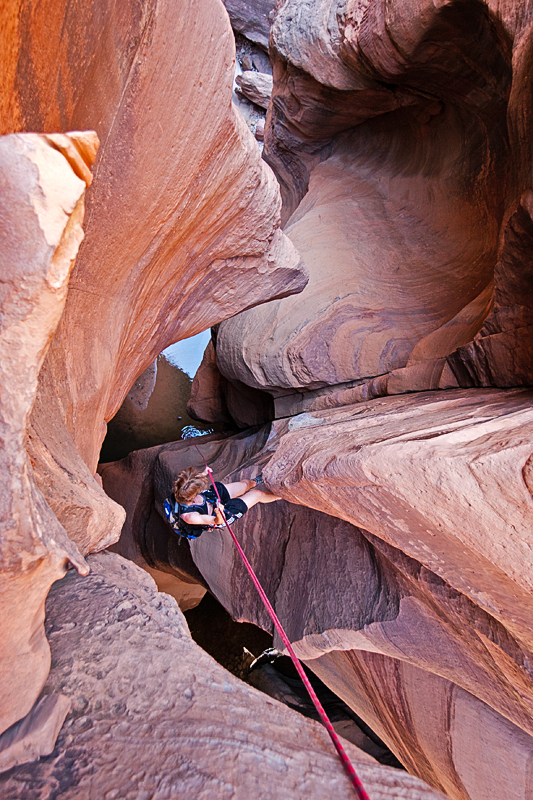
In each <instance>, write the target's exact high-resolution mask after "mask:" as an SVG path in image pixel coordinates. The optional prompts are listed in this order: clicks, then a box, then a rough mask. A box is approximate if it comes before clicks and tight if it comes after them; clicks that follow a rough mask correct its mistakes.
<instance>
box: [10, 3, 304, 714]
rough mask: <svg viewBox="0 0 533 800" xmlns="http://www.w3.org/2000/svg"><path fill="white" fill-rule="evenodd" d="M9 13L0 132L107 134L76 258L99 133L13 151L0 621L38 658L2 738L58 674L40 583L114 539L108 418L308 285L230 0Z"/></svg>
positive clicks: (20, 8) (14, 141)
mask: <svg viewBox="0 0 533 800" xmlns="http://www.w3.org/2000/svg"><path fill="white" fill-rule="evenodd" d="M1 14H2V26H1V30H2V37H1V38H2V55H3V59H2V70H3V77H4V78H5V80H4V81H2V87H1V89H0V107H1V108H2V111H3V114H2V129H1V132H2V133H6V134H9V133H11V132H15V131H21V130H27V129H30V130H38V131H43V132H46V133H50V132H57V131H61V130H69V129H73V128H74V129H76V128H80V129H84V128H90V129H93V130H95V131H96V133H97V135H98V137H99V139H100V142H101V146H100V151H99V156H98V159H97V161H96V163H95V166H94V176H95V180H94V183H93V184H92V187H91V191H90V195H88V196H87V215H86V219H85V243H84V246H83V248H82V249H81V251H80V253H79V257H78V259H77V260H76V264H75V265H74V266H73V264H74V257H75V254H76V251H77V247H78V245H79V243H80V241H81V238H82V234H81V227H80V226H81V205H80V206H76V202H77V201H78V199H79V198H80V197H81V195H82V193H83V190H84V188H85V182H87V183H88V182H89V178H90V172H89V168H88V165H90V164H91V163H92V161H93V160H94V156H95V153H96V145H95V143H94V141H93V142H92V143H91V142H90V140H89V139H88V138H87V137H85V138H84V137H82V136H79V135H77V136H75V137H72V136H71V139H70V140H68V139H66V138H65V137H61V136H57V135H55V134H54V135H49V136H48V138H47V139H39V138H35V137H34V138H33V139H31V138H30V139H27V140H23V139H20V138H17V137H14V138H9V137H8V138H5V139H4V140H3V142H4V145H3V146H4V148H7V150H6V151H5V161H6V175H7V178H4V179H3V180H4V185H3V186H2V192H3V199H2V202H3V203H5V207H6V209H7V210H6V211H5V214H6V216H5V217H4V219H3V220H2V225H3V228H2V235H3V241H4V242H5V250H4V254H5V258H6V259H7V261H6V269H7V270H8V272H7V274H12V275H13V279H12V280H13V282H12V283H10V284H6V287H5V289H4V291H5V292H7V295H6V297H5V300H4V306H5V313H6V314H8V316H6V320H9V314H11V313H13V315H14V317H13V320H14V321H13V323H11V322H9V325H10V326H11V327H10V331H13V332H12V333H11V332H10V333H9V334H6V339H5V342H6V356H5V359H4V361H3V364H4V370H5V374H4V377H3V381H2V385H3V391H5V392H6V395H5V403H4V401H2V404H3V405H5V411H3V412H2V413H5V415H6V424H8V425H9V426H11V427H12V428H13V436H12V437H11V439H9V437H8V438H7V439H6V444H5V458H6V459H7V461H6V465H5V470H4V472H5V475H6V478H5V479H6V480H7V481H8V486H6V501H5V503H6V507H5V523H4V524H6V526H7V530H9V531H10V533H9V536H8V537H7V540H6V542H5V544H4V545H3V547H4V549H5V554H6V555H5V556H3V563H4V565H5V578H6V580H7V588H6V593H5V594H4V596H5V597H6V598H7V597H8V598H9V602H7V601H6V603H5V605H4V609H5V611H4V612H3V613H4V614H5V616H6V619H8V620H10V622H9V624H6V627H5V628H4V629H5V630H6V631H7V633H6V637H7V640H6V648H7V652H12V653H13V659H15V661H17V659H22V658H26V666H25V667H24V669H23V671H21V672H19V673H18V674H19V677H17V675H16V670H14V669H13V667H12V663H11V655H9V656H7V662H6V666H5V669H4V671H3V672H2V673H1V674H2V676H3V677H2V686H3V690H4V691H5V693H6V698H9V699H8V700H6V704H5V706H3V707H4V708H5V717H2V719H1V722H0V728H1V729H3V727H6V726H7V725H9V724H10V723H11V722H13V721H14V720H15V719H17V718H18V717H21V716H22V715H24V714H25V713H26V711H27V710H28V709H29V707H30V706H31V704H32V703H33V701H34V699H35V697H36V696H37V694H38V692H39V691H40V689H41V687H42V683H43V681H44V678H45V677H46V673H47V669H48V663H49V660H48V659H49V657H48V649H47V646H46V642H45V640H44V637H43V629H42V621H43V604H44V599H45V596H46V593H47V591H48V587H49V586H50V584H51V583H52V581H53V580H55V579H56V578H58V577H60V576H61V575H62V574H63V571H64V568H65V564H66V559H67V558H69V559H70V560H71V561H72V562H74V563H76V564H77V565H79V566H80V569H83V570H85V569H86V567H85V565H84V562H83V559H82V557H81V555H80V553H83V554H86V553H87V552H90V551H94V550H99V549H102V548H104V547H106V546H107V545H110V544H111V543H112V542H113V541H115V540H116V539H117V538H118V536H119V533H120V528H121V525H122V522H123V518H124V514H123V510H122V509H121V508H120V507H119V506H118V505H117V504H116V503H114V502H112V501H111V500H110V499H109V497H107V496H106V495H105V494H104V492H103V491H102V489H101V486H100V483H99V482H98V481H97V480H95V477H94V475H95V470H96V466H97V461H98V455H99V451H100V446H101V443H102V440H103V438H104V435H105V430H106V420H108V419H110V418H111V417H112V416H113V414H114V413H115V412H116V410H117V409H118V408H119V406H120V404H121V402H122V400H123V398H124V396H125V395H126V393H127V392H128V390H129V389H130V387H131V385H132V383H133V382H134V380H135V378H136V377H137V376H138V375H139V374H141V373H142V372H143V371H144V369H145V368H146V367H147V366H148V364H149V363H151V362H152V361H153V360H154V358H155V356H156V355H157V354H158V353H159V352H160V351H161V350H162V349H164V348H165V347H166V346H167V345H169V344H170V343H171V342H174V341H176V340H178V339H180V338H183V337H186V336H190V335H192V334H194V333H196V332H198V331H200V330H203V329H204V328H206V327H209V325H211V324H213V323H215V322H218V321H220V320H221V319H223V318H225V317H226V316H228V315H231V314H234V313H235V312H237V311H239V310H242V309H244V308H247V307H248V306H249V305H250V304H255V303H257V302H263V301H265V300H268V299H270V298H272V297H277V296H281V295H284V294H286V293H290V292H292V291H298V290H300V289H301V288H302V287H303V285H304V284H305V282H306V279H307V278H306V273H305V270H304V268H303V266H302V265H301V262H300V257H299V255H298V254H297V252H296V250H295V249H294V247H293V246H292V245H291V244H290V242H289V240H288V239H287V238H286V237H285V236H284V235H283V234H282V233H281V231H280V229H279V220H280V205H281V204H280V197H279V189H278V186H277V183H276V181H275V178H274V176H273V174H272V172H271V170H270V169H269V168H268V167H267V166H266V165H265V163H264V162H262V161H261V160H260V154H259V150H258V148H257V144H256V143H255V141H254V139H253V137H252V136H251V134H250V133H249V131H248V129H247V128H246V126H245V124H244V122H243V121H242V119H241V118H240V117H239V115H237V114H236V113H235V112H234V111H233V109H232V106H231V100H230V98H231V85H232V76H233V63H234V41H233V37H232V33H231V29H230V26H229V21H228V18H227V15H226V12H225V11H224V8H223V6H222V5H221V4H220V3H218V2H217V1H216V0H203V1H202V2H201V3H197V2H194V3H192V2H187V0H183V2H180V3H178V4H176V3H174V2H166V0H160V1H159V2H156V0H153V2H152V0H147V2H143V3H141V4H138V3H126V4H124V3H105V4H94V3H87V2H85V0H77V1H76V2H74V3H65V2H63V0H47V2H45V3H34V2H27V3H26V2H22V0H20V1H19V2H17V0H12V1H11V2H9V3H6V4H4V5H3V6H2V10H1ZM215 41H216V46H214V44H213V42H215ZM24 141H26V142H30V143H33V144H27V145H23V142H24ZM26 146H27V147H29V148H30V150H31V149H32V148H36V152H37V153H38V154H39V155H38V157H37V156H35V158H36V159H37V161H38V162H39V159H41V156H42V159H44V161H43V165H42V166H43V169H42V171H43V175H44V177H43V179H42V180H43V181H44V183H43V187H44V188H43V189H42V193H43V198H42V199H39V197H38V195H39V192H40V191H41V190H40V189H39V188H38V186H37V184H36V186H37V188H32V187H31V181H33V182H35V180H36V178H35V174H36V170H37V169H40V162H39V164H38V165H37V166H35V165H34V166H32V164H31V163H30V162H31V159H32V158H34V156H32V155H31V153H30V156H25V155H23V154H22V150H21V149H20V148H22V149H23V148H24V147H26ZM10 147H13V148H14V150H13V151H10V150H9V148H10ZM17 148H19V150H17ZM50 153H53V155H50ZM62 154H63V155H62ZM28 159H29V160H28ZM42 159H41V160H42ZM54 159H55V162H57V163H59V166H57V163H56V165H55V166H54ZM65 159H66V160H65ZM84 161H85V162H87V163H84ZM70 162H71V163H72V167H71V166H69V165H68V163H70ZM21 164H22V165H23V166H21ZM9 170H11V172H10V171H9ZM72 170H74V172H73V171H72ZM34 173H35V174H34ZM76 176H77V177H76ZM28 181H29V182H30V188H28ZM63 184H64V185H63ZM17 192H18V194H17ZM64 192H66V193H67V196H66V199H65V198H64V197H63V193H64ZM69 192H70V194H69ZM76 192H77V194H76ZM28 193H29V196H30V199H29V200H28V199H27V195H28ZM32 193H33V194H32ZM35 196H37V199H35ZM31 197H33V198H34V199H33V200H31ZM24 198H26V199H24ZM32 203H33V205H32ZM24 204H26V205H24ZM19 207H20V209H21V210H20V218H19V219H18V220H17V218H16V216H13V215H14V210H15V209H18V208H19ZM67 210H68V211H67ZM69 215H71V222H70V223H69V222H68V218H69ZM48 217H50V220H48ZM26 218H28V219H29V222H26ZM43 220H44V221H43ZM25 226H26V227H25ZM27 226H30V227H31V226H33V227H31V233H32V236H33V237H34V239H31V237H30V242H33V241H35V250H32V247H33V245H31V244H30V243H28V242H26V237H27V236H28V230H30V228H29V227H27ZM34 229H35V230H34ZM63 229H65V231H66V232H67V234H66V236H67V238H66V240H65V243H63V241H62V240H61V233H62V230H63ZM60 240H61V241H60ZM55 249H56V250H57V254H56V255H54V250H55ZM71 269H72V272H70V270H71ZM48 273H50V275H48ZM34 274H35V275H38V276H40V277H39V280H37V278H35V279H34V277H33V275H34ZM47 282H48V283H50V282H51V284H52V288H50V286H49V285H48V283H47ZM54 282H55V283H57V286H56V285H55V283H54ZM15 287H18V293H17V292H16V291H15ZM27 287H28V288H27ZM67 288H68V294H67ZM30 289H31V291H30ZM50 292H52V294H50ZM10 293H12V294H10ZM25 293H26V294H27V297H26V296H25ZM10 304H12V306H13V312H10V311H8V309H9V308H10ZM33 305H35V307H36V309H37V311H36V314H37V316H35V315H34V316H31V314H32V307H33ZM41 306H42V308H41ZM37 312H38V313H37ZM19 316H20V320H19ZM26 317H27V325H26V328H27V330H26V329H25V328H24V324H26V323H25V322H24V321H25V320H26ZM15 321H16V324H15ZM6 324H7V322H6ZM13 326H14V327H13ZM15 332H16V334H15ZM18 340H20V344H17V341H18ZM28 342H31V345H28ZM28 348H29V350H28ZM27 352H28V353H29V355H27V354H26V353H27ZM37 380H38V384H37ZM11 386H12V387H13V389H11V388H10V387H11ZM11 418H12V419H11ZM8 419H9V420H10V421H9V422H8V421H7V420H8ZM25 437H27V438H26V439H25ZM26 447H27V450H26ZM27 452H28V453H29V457H30V459H31V463H32V466H33V469H34V472H35V483H33V479H31V482H30V483H29V481H30V478H29V477H28V475H29V473H28V468H29V467H28V457H27V455H26V453H27ZM37 487H38V488H37ZM13 503H15V506H16V507H17V508H18V510H16V509H15V506H13V505H12V504H13ZM17 504H19V505H17ZM64 531H66V534H68V537H69V538H66V536H65V533H64ZM26 540H27V541H26ZM46 542H49V544H48V545H46V544H45V543H46ZM54 542H55V544H54ZM61 542H63V543H62V544H60V543H61ZM50 543H51V544H50ZM74 543H75V545H77V547H76V546H74ZM77 548H79V550H78V549H77ZM49 551H50V553H49ZM23 553H27V554H28V558H29V559H30V561H28V562H27V563H25V562H24V558H25V556H24V557H23V555H22V554H23ZM30 554H31V556H30ZM30 562H31V563H32V564H33V566H32V567H31V568H30V566H29V564H30ZM32 570H33V571H34V573H35V574H34V575H33V578H32V579H31V580H30V578H29V577H28V575H29V573H30V572H32ZM35 570H40V573H42V577H41V578H38V575H37V572H35ZM28 585H31V590H28ZM26 591H28V592H29V596H30V597H31V598H32V599H31V602H29V600H28V599H27V598H26V597H25V593H26ZM13 609H17V615H16V617H15V615H14V611H13ZM15 618H17V625H16V628H14V627H13V620H14V619H15ZM10 637H11V638H10ZM11 640H13V641H14V640H17V641H18V643H19V644H18V645H17V646H16V647H15V645H14V644H13V643H12V642H11ZM8 641H9V642H11V643H10V644H9V646H8V644H7V642H8ZM19 645H20V646H19ZM17 647H18V648H19V649H18V650H17ZM22 673H24V677H23V676H22ZM8 676H9V677H8ZM21 681H23V683H24V686H25V689H24V691H23V690H22V689H21V683H20V682H21Z"/></svg>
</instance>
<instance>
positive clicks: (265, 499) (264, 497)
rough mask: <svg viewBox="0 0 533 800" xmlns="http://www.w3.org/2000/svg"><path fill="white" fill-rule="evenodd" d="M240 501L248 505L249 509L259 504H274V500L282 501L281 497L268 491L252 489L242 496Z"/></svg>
mask: <svg viewBox="0 0 533 800" xmlns="http://www.w3.org/2000/svg"><path fill="white" fill-rule="evenodd" d="M240 499H241V500H243V501H244V502H245V503H246V505H247V507H248V508H252V506H255V505H257V503H273V502H274V500H281V497H278V495H277V494H274V493H273V492H270V491H268V489H267V490H265V489H250V490H249V491H248V492H246V493H245V494H243V495H241V497H240Z"/></svg>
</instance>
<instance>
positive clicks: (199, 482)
mask: <svg viewBox="0 0 533 800" xmlns="http://www.w3.org/2000/svg"><path fill="white" fill-rule="evenodd" d="M208 486H209V479H208V477H207V475H198V470H197V469H196V467H187V469H184V470H183V472H180V474H179V475H178V477H177V478H176V480H175V481H174V485H173V487H172V491H173V493H174V497H175V498H176V500H177V501H178V503H183V504H184V505H189V504H190V503H191V502H192V501H193V500H194V498H195V497H196V495H197V494H200V492H204V491H205V490H206V489H207V487H208Z"/></svg>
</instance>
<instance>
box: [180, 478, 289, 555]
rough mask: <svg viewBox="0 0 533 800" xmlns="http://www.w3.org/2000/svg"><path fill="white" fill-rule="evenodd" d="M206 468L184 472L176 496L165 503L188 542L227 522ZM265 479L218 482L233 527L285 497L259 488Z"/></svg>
mask: <svg viewBox="0 0 533 800" xmlns="http://www.w3.org/2000/svg"><path fill="white" fill-rule="evenodd" d="M208 472H211V469H210V468H209V467H206V468H205V469H204V471H203V472H198V471H197V470H196V468H195V467H187V469H184V470H183V472H180V474H179V475H178V477H177V478H176V480H175V481H174V485H173V487H172V494H171V496H170V497H168V498H167V499H166V500H165V516H166V518H167V520H168V522H169V523H170V524H171V525H172V528H173V530H174V532H175V533H177V534H178V535H179V536H184V537H185V538H187V539H197V538H198V537H199V536H201V534H202V533H203V532H204V531H206V530H209V529H210V528H221V527H224V524H225V523H224V519H223V517H222V514H221V512H220V510H219V508H218V505H219V502H218V497H217V495H216V492H215V490H214V489H213V488H212V487H210V480H209V477H208ZM262 481H263V478H262V476H261V475H259V476H258V477H257V478H251V479H250V478H244V479H243V480H241V481H235V482H234V483H227V484H224V483H219V482H218V481H216V482H215V486H216V487H217V489H218V493H219V495H220V500H221V501H222V508H223V510H224V515H225V517H226V519H227V521H228V522H229V524H230V525H231V524H232V523H233V522H235V520H236V519H240V518H241V517H242V516H243V515H244V514H246V512H247V511H248V510H249V509H250V508H252V507H253V506H255V505H256V504H257V503H272V502H274V500H280V499H281V498H280V497H278V496H277V495H275V494H273V492H271V491H270V490H269V489H258V488H257V486H258V484H260V483H262Z"/></svg>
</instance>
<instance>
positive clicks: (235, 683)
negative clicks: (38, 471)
mask: <svg viewBox="0 0 533 800" xmlns="http://www.w3.org/2000/svg"><path fill="white" fill-rule="evenodd" d="M89 564H90V566H91V574H90V576H89V577H88V578H85V579H79V578H78V577H77V576H75V575H74V574H72V573H71V574H69V575H68V576H67V578H66V579H65V580H64V581H62V582H60V583H59V584H57V585H56V586H55V587H54V589H53V590H52V593H51V595H50V599H49V601H48V604H47V610H48V616H47V630H48V634H49V636H50V641H51V643H52V648H53V652H54V668H53V670H52V671H51V673H50V677H49V680H48V683H47V687H46V690H47V691H54V690H57V689H58V688H61V690H62V691H63V692H64V693H65V694H67V695H68V696H69V697H70V698H71V702H72V707H73V710H72V712H71V713H70V715H69V717H68V718H67V722H66V725H65V727H64V729H63V731H62V733H61V737H60V740H59V748H58V750H56V751H55V752H54V753H53V754H52V755H51V756H50V757H49V759H48V760H47V763H46V767H45V768H44V769H43V766H42V765H36V764H30V765H27V766H22V767H18V768H16V769H15V770H12V771H11V772H10V773H8V774H6V775H4V776H0V793H1V794H2V797H3V798H5V800H15V798H21V799H22V798H27V797H29V796H31V797H35V798H41V797H45V796H46V794H47V793H48V792H49V788H50V786H58V785H59V786H60V787H61V794H62V795H63V797H65V799H66V800H67V798H68V799H70V798H80V797H89V796H91V794H92V795H93V796H94V795H95V794H97V795H98V796H99V797H105V796H106V795H107V796H109V795H113V794H114V795H115V796H116V797H124V798H132V800H133V798H138V797H140V796H142V795H143V794H147V795H149V794H151V795H159V796H161V797H169V798H170V797H172V798H180V800H181V798H183V800H185V798H191V797H198V798H205V799H206V800H207V799H208V798H212V797H217V798H221V800H226V798H227V800H229V798H239V800H241V798H242V799H243V800H244V799H245V798H249V797H250V796H251V795H253V796H254V797H257V798H260V800H267V799H268V800H271V799H273V798H276V797H281V796H283V797H287V798H294V800H299V799H300V798H301V797H302V796H305V797H309V798H316V800H319V798H323V797H324V795H325V794H328V793H334V795H335V796H336V797H350V796H351V793H352V790H351V787H350V783H349V781H348V778H347V777H346V776H345V774H344V772H343V770H342V768H341V767H340V765H339V762H338V759H337V757H336V754H335V752H334V750H333V749H332V747H331V745H330V742H329V737H328V735H327V733H326V732H325V731H324V729H323V728H322V726H321V725H319V724H318V723H316V722H312V721H310V720H306V719H304V718H303V717H301V716H300V715H299V714H297V713H295V712H293V711H291V710H289V709H288V708H286V707H285V706H283V705H281V704H280V703H278V702H276V701H273V700H269V699H267V698H265V696H264V695H263V694H261V693H260V692H258V691H257V690H255V689H253V688H252V687H250V686H247V685H246V684H244V683H243V682H242V681H239V680H238V679H237V678H234V677H233V676H232V675H230V674H229V673H228V672H226V670H224V669H223V668H222V667H220V666H219V665H218V664H217V663H216V662H215V661H214V660H213V659H212V658H211V657H210V656H208V655H207V653H205V652H204V651H203V650H201V648H199V647H198V646H197V645H196V644H195V643H194V642H193V641H192V639H191V638H190V634H189V631H188V628H187V624H186V622H185V619H184V617H183V615H182V614H181V613H180V611H179V609H178V607H177V605H176V603H175V602H174V601H173V600H172V599H171V598H170V597H168V596H167V595H165V594H160V593H158V592H157V591H156V587H155V584H154V583H153V581H152V580H151V579H150V577H149V576H147V575H146V573H144V572H142V571H141V570H140V569H139V568H137V567H135V566H134V565H133V564H131V563H128V562H127V561H125V560H124V559H122V558H120V556H118V555H115V554H107V553H102V554H99V555H96V556H92V557H90V558H89ZM126 750H127V758H125V751H126ZM346 750H347V751H348V753H349V755H350V758H351V759H352V760H353V762H354V765H355V767H356V769H357V770H358V772H359V774H360V776H361V779H362V780H363V781H364V782H365V784H366V786H367V787H368V791H369V793H370V795H371V797H372V798H373V800H389V798H390V800H392V798H397V797H399V796H405V797H409V798H412V800H433V799H434V800H437V798H439V797H441V795H440V794H438V793H437V792H435V791H433V790H431V789H430V788H429V787H427V786H425V785H424V784H423V783H422V782H421V781H419V780H417V779H416V778H414V777H412V776H411V775H408V774H407V773H405V772H401V771H399V770H395V769H391V768H389V767H383V766H381V765H379V764H377V763H376V762H375V761H374V759H372V758H371V757H370V756H367V755H366V754H365V753H363V752H362V751H361V750H359V749H358V748H356V747H354V746H353V745H350V744H349V743H346ZM65 751H66V752H67V753H68V754H69V756H68V757H67V758H65V757H64V754H63V753H64V752H65ZM156 765H157V766H156Z"/></svg>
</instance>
